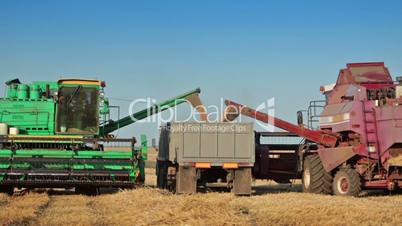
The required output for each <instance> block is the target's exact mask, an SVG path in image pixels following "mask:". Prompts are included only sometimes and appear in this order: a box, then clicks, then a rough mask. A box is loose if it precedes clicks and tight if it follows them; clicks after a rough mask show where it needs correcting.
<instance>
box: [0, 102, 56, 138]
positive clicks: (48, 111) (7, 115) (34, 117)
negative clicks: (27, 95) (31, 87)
mask: <svg viewBox="0 0 402 226" xmlns="http://www.w3.org/2000/svg"><path fill="white" fill-rule="evenodd" d="M54 109H55V103H54V102H53V100H37V101H35V100H29V99H24V100H16V99H0V122H3V123H7V124H8V126H9V127H17V128H18V129H19V130H20V133H21V134H26V135H53V134H54V114H55V113H54Z"/></svg>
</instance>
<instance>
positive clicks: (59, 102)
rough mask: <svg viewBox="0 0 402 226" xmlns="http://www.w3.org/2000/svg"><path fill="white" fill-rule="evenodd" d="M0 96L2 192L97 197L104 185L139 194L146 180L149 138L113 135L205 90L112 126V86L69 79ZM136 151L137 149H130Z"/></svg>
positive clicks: (15, 86) (11, 85) (14, 88)
mask: <svg viewBox="0 0 402 226" xmlns="http://www.w3.org/2000/svg"><path fill="white" fill-rule="evenodd" d="M6 86H7V93H6V96H5V97H4V98H0V192H6V193H8V194H12V193H13V191H14V188H38V187H41V188H75V190H76V192H78V193H85V194H97V193H99V188H101V187H119V188H132V187H134V186H136V185H138V184H142V183H143V182H144V180H145V173H144V165H145V164H144V161H145V160H146V157H147V153H146V150H147V149H146V148H147V143H146V137H145V136H143V135H141V146H140V147H135V143H136V140H135V138H129V139H116V138H114V137H113V135H111V133H112V132H114V131H116V130H118V129H120V128H122V127H125V126H128V125H130V124H133V123H135V122H136V121H138V120H141V119H144V118H146V117H148V116H150V115H153V114H156V113H159V112H161V111H164V110H166V109H168V108H171V107H174V106H176V105H178V104H181V103H185V102H186V100H187V99H188V100H190V99H194V97H196V98H198V94H199V93H200V90H199V89H196V90H193V91H190V92H187V93H185V94H182V95H179V96H177V97H174V98H172V99H169V100H167V101H164V102H162V103H160V104H155V105H153V106H151V107H150V108H148V109H144V110H142V111H139V112H137V113H134V114H133V115H129V116H127V117H124V118H121V119H117V120H115V121H114V120H111V119H110V108H111V107H112V106H109V101H108V99H107V98H106V97H105V96H104V87H105V83H104V82H102V81H99V80H85V79H63V80H59V81H57V82H32V84H22V83H21V82H20V81H19V80H18V79H14V80H11V81H8V82H6ZM127 147H130V149H131V150H130V151H128V150H127Z"/></svg>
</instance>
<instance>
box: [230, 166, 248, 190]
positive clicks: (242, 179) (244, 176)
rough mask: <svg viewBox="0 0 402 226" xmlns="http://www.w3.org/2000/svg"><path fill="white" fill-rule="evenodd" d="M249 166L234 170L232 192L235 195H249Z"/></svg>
mask: <svg viewBox="0 0 402 226" xmlns="http://www.w3.org/2000/svg"><path fill="white" fill-rule="evenodd" d="M251 179H252V178H251V168H242V169H236V170H235V171H234V180H233V193H234V194H235V195H251Z"/></svg>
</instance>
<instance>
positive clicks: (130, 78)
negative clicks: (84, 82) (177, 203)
mask: <svg viewBox="0 0 402 226" xmlns="http://www.w3.org/2000/svg"><path fill="white" fill-rule="evenodd" d="M401 44H402V1H305V2H304V1H303V2H302V1H256V0H255V1H253V0H250V1H235V0H233V1H229V0H227V1H224V0H215V1H209V0H203V1H174V0H171V1H152V0H150V1H0V77H1V78H2V80H3V81H5V80H7V79H9V78H14V77H19V78H20V79H21V80H22V81H24V82H31V81H33V80H57V79H58V78H60V76H61V75H65V76H68V77H85V78H98V79H102V80H105V81H106V82H107V84H108V86H107V89H106V92H107V95H108V96H109V97H112V98H124V99H134V98H139V97H153V98H156V99H157V100H163V99H166V98H168V97H171V96H174V95H176V94H180V93H182V92H185V91H187V90H191V89H193V88H196V87H201V89H202V98H203V100H204V102H205V103H206V104H218V103H219V99H220V98H221V97H223V98H231V99H234V100H236V101H239V102H244V103H246V104H249V105H251V106H255V105H258V104H259V103H261V102H262V101H264V100H266V99H267V98H271V97H275V99H276V114H277V116H278V115H280V116H281V117H283V118H285V119H287V120H291V121H295V112H296V111H297V110H299V109H302V108H304V107H305V106H306V104H307V102H308V101H309V100H312V99H319V98H320V97H321V96H320V94H319V86H320V85H322V84H329V83H333V82H335V80H336V76H337V73H338V70H339V69H340V68H342V67H344V66H345V64H346V63H348V62H360V61H384V62H386V64H387V66H388V67H389V69H390V70H391V73H392V74H393V75H394V77H395V76H397V75H402V45H401ZM0 89H1V90H0V91H1V93H3V92H4V87H3V86H1V87H0ZM112 101H113V99H112ZM113 104H116V105H121V106H122V111H123V112H127V107H128V103H127V102H123V101H117V100H115V101H114V103H113ZM142 132H144V133H146V134H148V135H149V136H151V137H155V136H156V134H157V129H156V126H155V125H153V124H151V125H150V124H136V125H133V126H130V127H129V128H126V129H123V130H122V132H121V133H120V134H119V135H122V136H132V135H135V136H138V134H139V133H142Z"/></svg>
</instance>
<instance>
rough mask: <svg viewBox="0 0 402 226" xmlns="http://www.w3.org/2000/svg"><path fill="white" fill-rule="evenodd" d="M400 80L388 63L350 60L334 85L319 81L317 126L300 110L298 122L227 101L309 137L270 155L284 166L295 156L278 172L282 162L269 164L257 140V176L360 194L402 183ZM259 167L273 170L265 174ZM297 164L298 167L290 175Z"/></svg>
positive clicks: (324, 190)
mask: <svg viewBox="0 0 402 226" xmlns="http://www.w3.org/2000/svg"><path fill="white" fill-rule="evenodd" d="M397 80H398V83H396V82H394V81H393V79H392V77H391V75H390V73H389V71H388V69H387V68H386V67H385V66H384V63H353V64H347V67H346V68H345V69H342V70H341V71H340V73H339V76H338V80H337V82H336V84H335V85H333V86H325V87H321V91H322V93H324V95H325V97H326V101H325V104H324V106H323V111H322V113H321V114H320V115H319V121H318V123H319V129H311V128H309V127H306V126H304V125H303V122H302V121H303V120H302V117H300V113H298V115H299V117H298V124H299V125H294V124H292V123H289V122H286V121H284V120H281V119H278V118H275V117H272V116H270V115H268V114H265V113H263V112H259V111H256V110H254V109H251V108H249V107H247V106H245V105H241V104H238V103H235V102H233V101H229V100H227V101H226V105H227V106H228V109H229V111H228V112H231V113H232V114H233V113H234V112H235V111H236V112H238V113H240V114H243V115H246V116H249V117H252V118H255V119H257V120H260V121H262V122H265V123H270V124H272V125H273V126H275V127H278V128H280V129H283V130H285V131H287V132H289V133H288V134H293V135H297V136H299V137H302V138H305V139H306V141H307V143H305V144H303V145H300V146H299V147H298V149H297V151H296V153H295V154H294V155H293V156H284V158H281V157H276V158H277V159H276V160H274V161H271V164H272V162H277V163H278V162H283V163H287V165H286V164H284V165H283V166H282V168H283V167H285V168H286V167H289V166H290V165H289V164H288V163H289V162H290V163H292V161H293V166H290V167H291V168H288V169H281V170H282V171H278V172H279V173H278V174H272V172H274V171H273V170H272V167H279V168H280V166H278V165H276V166H275V165H273V166H267V165H265V164H264V159H259V158H261V156H264V155H263V154H262V153H263V151H261V148H263V146H262V147H260V150H259V148H258V145H256V146H257V150H256V166H257V167H255V169H254V176H256V177H257V178H262V179H268V178H267V177H268V176H269V179H274V180H276V181H281V180H282V181H287V180H289V179H291V178H299V177H301V178H302V182H303V190H304V191H305V192H311V193H322V194H335V195H350V196H357V195H358V194H359V193H360V191H361V190H362V189H383V190H389V191H393V190H396V189H398V188H402V78H400V77H399V78H398V79H397ZM258 134H259V135H261V134H264V133H258ZM268 134H269V133H268ZM272 134H279V133H272ZM284 136H287V135H286V134H285V135H284ZM295 156H297V158H296V160H295V159H294V158H295ZM262 158H263V157H262ZM267 158H268V157H267ZM265 160H266V159H265ZM259 162H260V164H259ZM294 162H296V163H297V164H294ZM258 164H259V166H258ZM264 165H265V166H264ZM295 165H297V167H295ZM261 167H265V168H268V171H269V170H271V174H269V175H268V176H267V175H265V176H264V175H262V176H261V174H263V172H262V171H261V169H260V168H261ZM256 168H257V169H256ZM294 168H297V169H298V170H296V174H294V175H293V176H290V175H289V172H292V170H294ZM281 172H282V173H281ZM264 177H265V178H264Z"/></svg>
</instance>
